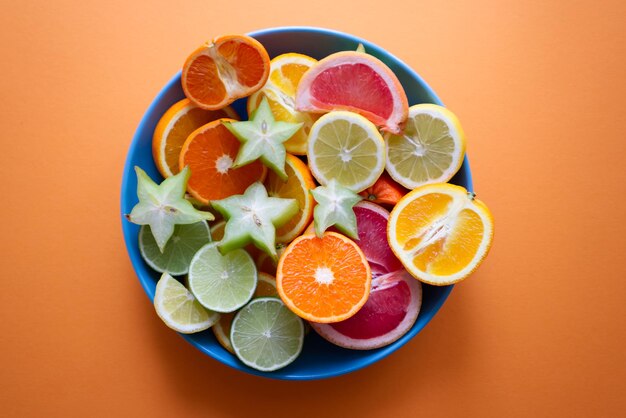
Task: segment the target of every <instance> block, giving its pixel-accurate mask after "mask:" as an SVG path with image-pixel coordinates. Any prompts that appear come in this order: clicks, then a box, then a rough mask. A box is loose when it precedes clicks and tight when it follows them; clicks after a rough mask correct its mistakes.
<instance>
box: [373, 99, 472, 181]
mask: <svg viewBox="0 0 626 418" xmlns="http://www.w3.org/2000/svg"><path fill="white" fill-rule="evenodd" d="M385 139H386V141H385V142H386V148H387V167H386V168H387V172H388V173H389V175H391V177H392V178H393V179H394V180H395V181H397V182H398V183H400V184H401V185H403V186H404V187H406V188H407V189H414V188H416V187H418V186H421V185H423V184H431V183H445V182H447V181H448V180H450V179H451V178H452V177H453V176H454V174H455V173H456V172H457V171H458V170H459V168H460V167H461V164H462V163H463V157H464V156H465V134H464V133H463V128H462V127H461V123H460V122H459V119H458V118H457V117H456V116H455V115H454V113H452V112H450V111H449V110H448V109H446V108H445V107H441V106H437V105H434V104H419V105H415V106H411V107H410V108H409V117H408V119H407V122H406V125H405V127H404V130H403V131H402V133H401V134H399V135H394V134H387V135H386V137H385Z"/></svg>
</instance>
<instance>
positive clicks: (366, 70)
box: [311, 63, 394, 119]
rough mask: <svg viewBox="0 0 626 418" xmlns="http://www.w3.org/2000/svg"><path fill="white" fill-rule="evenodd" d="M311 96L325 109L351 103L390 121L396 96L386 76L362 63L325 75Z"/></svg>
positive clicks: (346, 65) (319, 76)
mask: <svg viewBox="0 0 626 418" xmlns="http://www.w3.org/2000/svg"><path fill="white" fill-rule="evenodd" d="M311 96H312V97H313V98H314V99H315V100H316V101H318V102H319V103H320V104H323V105H324V107H336V106H339V107H340V106H341V105H346V104H350V107H354V108H359V109H363V110H365V111H367V112H370V113H372V114H374V115H377V116H380V117H381V118H382V119H387V118H388V117H389V116H391V113H392V111H393V106H394V103H393V96H392V95H391V92H390V91H389V88H388V87H387V84H386V83H385V81H384V80H383V79H382V77H381V76H380V75H379V74H378V73H377V72H376V71H374V70H373V69H372V68H371V67H369V66H367V65H365V64H362V63H353V64H347V63H346V64H342V65H338V66H336V67H331V68H328V69H327V70H325V71H323V72H321V73H320V74H319V75H318V76H317V77H316V78H315V80H314V81H313V83H312V84H311Z"/></svg>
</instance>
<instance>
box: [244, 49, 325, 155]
mask: <svg viewBox="0 0 626 418" xmlns="http://www.w3.org/2000/svg"><path fill="white" fill-rule="evenodd" d="M316 62H317V60H316V59H315V58H311V57H309V56H306V55H302V54H297V53H288V54H282V55H279V56H277V57H275V58H273V59H272V60H271V61H270V76H269V78H268V80H267V83H265V86H263V88H262V89H261V90H259V91H257V92H256V93H254V94H253V95H251V96H250V97H249V98H248V114H249V115H250V114H252V112H254V110H255V109H256V108H257V107H259V105H260V104H261V101H262V100H263V97H267V100H268V102H269V104H270V108H271V109H272V113H273V114H274V117H275V118H276V120H279V121H283V122H293V123H300V122H301V123H302V124H303V125H302V128H300V129H299V130H298V132H296V133H295V134H294V135H293V136H292V137H291V138H289V140H288V141H287V142H285V148H286V149H287V152H290V153H292V154H296V155H305V154H306V150H307V137H308V135H309V131H310V130H311V126H312V125H313V122H315V121H316V120H317V116H316V115H314V114H311V113H306V112H299V111H298V110H296V91H297V88H298V84H299V83H300V79H301V78H302V75H304V73H305V72H306V71H308V70H309V68H311V67H312V66H313V65H315V63H316Z"/></svg>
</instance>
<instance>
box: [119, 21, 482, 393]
mask: <svg viewBox="0 0 626 418" xmlns="http://www.w3.org/2000/svg"><path fill="white" fill-rule="evenodd" d="M292 32H312V33H318V34H324V35H331V36H336V37H340V38H343V39H346V40H350V41H352V42H354V43H355V44H358V43H361V44H363V46H364V47H365V49H366V50H367V51H374V52H376V53H379V54H382V55H385V56H386V57H387V58H388V59H389V60H392V61H394V63H395V64H396V65H398V66H399V67H401V68H402V69H403V70H404V71H406V72H407V73H409V74H411V77H412V78H414V79H416V80H417V81H418V82H419V83H420V84H421V85H422V87H423V88H424V90H425V91H426V92H427V93H428V95H430V96H431V98H432V99H433V103H436V104H439V105H442V106H443V105H444V104H443V102H442V101H441V99H440V98H439V97H438V96H437V94H436V93H435V92H434V91H433V90H432V88H431V87H430V86H429V85H428V83H426V81H425V80H424V79H423V78H422V77H421V76H420V75H419V74H418V73H417V72H416V71H415V70H413V69H412V68H411V67H410V66H408V65H407V64H406V63H405V62H404V61H402V60H401V59H399V58H398V57H396V56H395V55H393V54H391V53H390V52H388V51H387V50H385V49H383V48H381V47H379V46H378V45H376V44H374V43H372V42H370V41H368V40H366V39H363V38H360V37H358V36H355V35H351V34H348V33H345V32H341V31H337V30H333V29H327V28H320V27H313V26H280V27H273V28H266V29H261V30H256V31H253V32H249V33H248V35H249V36H251V37H254V38H256V37H259V36H261V37H262V36H264V35H270V34H271V35H275V34H277V33H292ZM180 76H181V72H180V71H179V72H178V73H176V75H174V76H173V77H172V78H171V79H170V80H169V81H168V82H167V84H166V85H165V86H164V87H163V88H162V89H161V90H160V91H159V93H158V94H157V96H156V97H155V98H154V99H153V100H152V102H151V103H150V105H149V106H148V109H147V110H146V111H145V113H144V115H143V117H142V118H141V121H140V123H139V125H138V126H137V129H136V130H135V133H134V135H133V138H132V141H131V143H130V146H129V148H128V152H127V154H126V155H127V157H126V162H125V164H124V173H123V176H122V184H121V196H120V208H121V223H122V230H123V235H124V242H125V245H126V248H127V251H128V255H129V258H130V259H131V260H130V261H131V264H132V266H133V270H134V271H135V274H136V275H137V278H138V279H139V282H140V283H141V286H142V288H143V289H144V292H145V293H146V296H148V298H149V299H150V300H151V301H152V300H153V298H154V292H152V290H151V289H150V288H149V287H148V283H147V282H146V279H145V278H144V277H142V276H141V274H140V272H139V271H138V269H137V267H136V265H135V264H136V263H137V262H142V261H143V260H141V259H137V260H135V259H134V257H133V256H132V254H131V253H130V251H129V248H130V246H131V245H133V243H132V241H131V240H135V239H136V236H134V235H133V234H131V233H130V231H129V223H128V222H127V221H126V219H125V218H124V201H125V198H124V191H125V190H127V189H128V187H129V181H130V178H131V175H132V173H133V172H134V170H133V167H132V163H131V155H133V154H134V153H135V151H136V148H137V147H138V143H139V135H140V132H142V131H144V130H145V129H146V128H145V125H147V124H148V123H149V121H148V119H149V115H150V114H151V113H153V112H154V110H155V108H156V107H157V106H158V103H159V102H160V100H161V99H162V97H163V96H164V94H165V93H166V92H167V91H168V90H169V89H171V88H172V86H174V85H175V84H176V83H179V82H180ZM461 170H463V175H464V176H465V178H466V188H467V189H468V190H470V191H472V190H473V182H472V175H471V170H470V165H469V160H468V157H467V154H466V156H465V160H464V162H463V165H462V167H461ZM453 288H454V285H450V286H446V287H445V290H444V292H443V294H442V296H441V297H440V298H439V299H438V300H437V302H436V303H435V304H434V306H433V308H432V309H431V312H430V317H429V318H427V321H426V322H425V323H424V324H423V325H422V326H414V327H413V328H411V329H410V330H409V331H408V332H407V333H406V334H404V335H403V336H402V337H401V338H399V339H398V340H397V341H395V342H393V343H392V344H390V345H388V346H386V347H383V348H381V349H378V350H376V351H375V352H372V353H371V355H369V356H367V357H364V358H363V359H362V360H361V361H359V362H358V363H357V364H354V365H352V366H350V367H346V368H343V369H341V370H336V371H333V372H331V373H320V374H310V375H306V376H303V375H286V374H276V372H274V373H266V372H261V371H257V370H254V369H252V368H249V367H246V366H245V365H244V364H243V363H239V362H236V361H235V362H233V361H230V359H227V358H223V357H222V356H220V355H217V354H216V353H214V352H212V351H210V350H208V349H207V348H206V347H204V346H201V345H199V344H197V343H196V342H195V341H193V340H192V339H191V337H190V336H188V335H185V334H179V335H180V336H181V337H183V338H184V339H185V340H186V341H187V342H189V343H190V344H191V345H193V346H194V347H195V348H197V349H198V350H199V351H201V352H203V353H205V354H207V355H209V356H210V357H211V358H213V359H216V360H218V361H219V362H221V363H223V364H225V365H227V366H229V367H231V368H233V369H235V370H239V371H243V372H246V373H249V374H252V375H256V376H261V377H265V378H271V379H279V380H304V381H307V380H317V379H326V378H330V377H337V376H341V375H344V374H347V373H352V372H355V371H357V370H360V369H362V368H365V367H367V366H369V365H371V364H373V363H376V362H378V361H380V360H382V359H383V358H385V357H387V356H388V355H390V354H391V353H393V352H394V351H396V350H398V349H400V348H401V347H402V346H404V345H405V344H406V343H407V342H408V341H410V340H411V339H412V338H413V337H414V336H415V335H417V334H418V333H419V332H420V331H421V330H422V329H423V328H424V327H425V326H426V325H427V324H428V323H430V321H431V320H432V318H433V317H434V316H435V315H436V314H437V312H438V311H439V309H440V308H441V306H443V304H444V303H445V301H446V300H447V299H448V297H449V295H450V293H451V292H452V289H453ZM416 325H417V324H416Z"/></svg>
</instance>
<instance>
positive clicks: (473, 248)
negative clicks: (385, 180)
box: [387, 183, 493, 286]
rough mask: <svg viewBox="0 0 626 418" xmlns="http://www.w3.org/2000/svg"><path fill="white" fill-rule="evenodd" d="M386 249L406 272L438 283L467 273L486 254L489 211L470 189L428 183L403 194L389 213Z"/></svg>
mask: <svg viewBox="0 0 626 418" xmlns="http://www.w3.org/2000/svg"><path fill="white" fill-rule="evenodd" d="M387 238H388V240H389V245H390V246H391V249H392V250H393V252H394V253H395V255H396V256H397V257H398V259H399V260H400V261H401V262H402V264H403V265H404V267H405V268H406V270H407V271H408V272H409V273H411V275H412V276H413V277H415V278H417V279H419V280H420V281H422V282H425V283H428V284H432V285H437V286H443V285H449V284H453V283H457V282H459V281H461V280H463V279H465V278H466V277H468V276H469V275H470V274H471V273H472V272H473V271H474V270H476V269H477V268H478V266H479V265H480V264H481V262H482V261H483V259H484V258H485V257H486V255H487V253H488V251H489V248H490V247H491V242H492V240H493V217H492V216H491V212H490V211H489V209H488V208H487V206H486V205H485V204H484V203H483V202H481V201H480V200H478V199H476V196H475V194H474V193H472V192H468V191H467V190H465V189H464V188H463V187H460V186H455V185H453V184H448V183H438V184H428V185H425V186H421V187H418V188H417V189H415V190H413V191H412V192H409V193H408V194H407V195H406V196H404V197H403V198H402V199H401V200H400V201H399V202H398V204H397V205H396V206H395V207H394V208H393V210H392V211H391V214H390V215H389V224H388V226H387Z"/></svg>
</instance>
